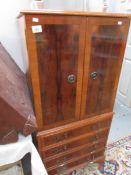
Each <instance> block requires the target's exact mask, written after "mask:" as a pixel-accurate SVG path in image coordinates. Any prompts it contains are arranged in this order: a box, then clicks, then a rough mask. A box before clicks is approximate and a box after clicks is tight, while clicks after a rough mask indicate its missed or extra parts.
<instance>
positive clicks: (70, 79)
mask: <svg viewBox="0 0 131 175" xmlns="http://www.w3.org/2000/svg"><path fill="white" fill-rule="evenodd" d="M67 79H68V82H69V83H75V81H76V76H75V75H74V74H71V75H68V78H67Z"/></svg>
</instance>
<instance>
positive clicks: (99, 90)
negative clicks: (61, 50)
mask: <svg viewBox="0 0 131 175" xmlns="http://www.w3.org/2000/svg"><path fill="white" fill-rule="evenodd" d="M119 22H121V25H118V23H119ZM87 25H88V32H89V33H90V35H86V46H87V47H86V54H85V57H86V58H85V64H84V78H83V92H82V111H81V118H87V117H91V116H95V115H99V114H102V113H106V112H110V111H112V110H113V105H114V99H115V96H116V90H117V85H118V80H119V76H120V69H121V65H122V61H123V56H124V49H125V46H126V39H127V34H128V27H129V20H128V19H119V18H114V19H112V18H106V19H104V18H102V19H101V18H90V19H88V20H87ZM93 73H96V77H94V78H93V77H91V76H92V74H93Z"/></svg>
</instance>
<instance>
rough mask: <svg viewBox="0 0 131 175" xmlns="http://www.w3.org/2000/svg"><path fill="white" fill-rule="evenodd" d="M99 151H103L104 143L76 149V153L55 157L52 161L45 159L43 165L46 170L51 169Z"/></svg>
mask: <svg viewBox="0 0 131 175" xmlns="http://www.w3.org/2000/svg"><path fill="white" fill-rule="evenodd" d="M100 149H102V150H104V149H105V143H104V142H101V143H99V144H94V145H91V146H87V145H84V146H81V147H78V148H77V150H78V151H74V152H72V153H69V154H66V155H64V156H60V157H57V158H54V159H52V158H50V159H45V161H44V163H45V166H46V168H50V167H53V166H56V165H61V164H65V163H66V162H67V161H69V160H71V159H74V158H77V157H79V156H82V155H83V156H84V155H85V154H89V155H90V154H93V153H94V152H97V151H99V150H100ZM43 160H44V159H43Z"/></svg>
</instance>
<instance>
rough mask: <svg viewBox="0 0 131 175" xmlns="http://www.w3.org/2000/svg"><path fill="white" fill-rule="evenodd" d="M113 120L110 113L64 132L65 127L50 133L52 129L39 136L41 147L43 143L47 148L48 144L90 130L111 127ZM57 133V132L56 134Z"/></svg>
mask: <svg viewBox="0 0 131 175" xmlns="http://www.w3.org/2000/svg"><path fill="white" fill-rule="evenodd" d="M111 120H112V115H109V116H107V117H104V118H102V117H101V118H100V119H99V116H98V117H97V118H96V120H91V122H89V121H88V120H87V122H86V121H85V122H86V123H84V126H83V125H82V126H79V124H78V127H77V128H76V127H75V128H74V129H73V127H72V128H71V129H68V130H67V131H65V132H64V130H63V129H61V130H59V132H58V131H57V132H55V131H54V132H52V133H51V134H50V131H49V132H48V133H47V134H44V133H43V135H40V136H38V137H39V139H38V140H40V142H41V147H42V145H43V147H44V148H45V147H46V146H49V145H52V144H56V143H58V142H63V141H66V140H68V139H72V138H75V137H78V136H82V135H83V134H86V133H90V132H96V131H98V130H100V129H102V128H106V127H110V124H111ZM55 133H56V134H55Z"/></svg>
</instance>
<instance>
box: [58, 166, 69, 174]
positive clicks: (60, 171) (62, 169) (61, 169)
mask: <svg viewBox="0 0 131 175" xmlns="http://www.w3.org/2000/svg"><path fill="white" fill-rule="evenodd" d="M66 170H67V165H65V164H63V165H61V166H59V167H57V175H62V174H64V173H65V172H66Z"/></svg>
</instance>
